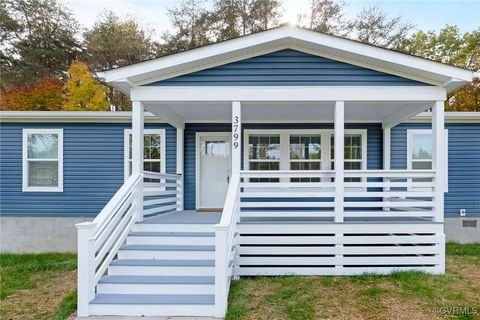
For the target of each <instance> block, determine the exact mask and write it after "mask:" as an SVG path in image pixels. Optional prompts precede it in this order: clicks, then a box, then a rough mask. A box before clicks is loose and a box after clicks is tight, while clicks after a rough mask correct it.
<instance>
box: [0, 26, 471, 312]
mask: <svg viewBox="0 0 480 320" xmlns="http://www.w3.org/2000/svg"><path fill="white" fill-rule="evenodd" d="M99 75H100V76H101V77H102V78H104V79H105V81H106V82H108V83H109V84H111V85H112V86H114V87H116V88H117V89H119V90H121V91H122V92H124V93H125V94H127V95H128V96H129V97H130V98H131V100H132V106H133V108H132V109H133V111H132V112H131V113H127V112H81V113H77V112H2V113H1V114H0V116H1V121H2V123H1V132H0V133H1V135H0V139H1V140H0V143H1V145H0V152H1V153H0V164H1V168H0V170H1V171H0V178H1V179H0V183H1V184H0V188H1V189H0V196H1V207H0V210H1V211H0V213H1V219H2V230H1V231H2V250H3V251H45V250H69V249H70V250H72V249H74V248H75V247H77V250H78V268H79V269H78V315H79V316H81V317H82V316H88V315H157V316H215V317H223V316H224V314H225V312H226V308H227V297H228V291H229V285H230V281H231V279H233V278H236V277H241V276H248V275H266V276H268V275H282V274H298V275H357V274H362V273H365V272H375V273H390V272H392V271H394V270H422V271H426V272H429V273H433V274H442V273H444V272H445V238H447V240H454V241H461V242H468V241H479V240H480V239H479V238H480V235H479V231H478V228H477V225H478V223H479V222H478V221H479V220H480V114H478V113H445V112H444V101H445V99H446V97H447V94H448V93H449V92H452V91H453V90H455V89H457V88H459V87H461V86H463V85H465V84H466V83H468V82H470V81H472V79H473V78H474V77H478V76H479V74H478V73H475V72H471V71H469V70H465V69H461V68H457V67H453V66H449V65H445V64H441V63H438V62H433V61H430V60H425V59H422V58H418V57H414V56H410V55H406V54H402V53H399V52H395V51H391V50H387V49H382V48H378V47H375V46H371V45H366V44H363V43H359V42H355V41H351V40H347V39H343V38H338V37H334V36H329V35H324V34H320V33H316V32H312V31H307V30H303V29H298V28H292V27H280V28H277V29H272V30H269V31H265V32H261V33H257V34H253V35H249V36H245V37H241V38H237V39H233V40H229V41H225V42H221V43H218V44H214V45H210V46H206V47H202V48H198V49H194V50H190V51H186V52H182V53H178V54H174V55H170V56H167V57H163V58H159V59H155V60H150V61H146V62H142V63H138V64H134V65H131V66H126V67H122V68H118V69H114V70H109V71H106V72H103V73H101V74H99ZM429 110H431V112H426V111H429ZM336 137H343V138H342V139H336ZM75 224H76V228H77V229H78V230H77V231H78V233H77V234H76V233H75V228H74V225H75ZM445 235H446V236H447V237H446V236H445ZM75 244H77V246H75Z"/></svg>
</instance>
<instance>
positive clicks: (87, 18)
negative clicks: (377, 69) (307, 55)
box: [60, 0, 480, 34]
mask: <svg viewBox="0 0 480 320" xmlns="http://www.w3.org/2000/svg"><path fill="white" fill-rule="evenodd" d="M60 1H61V2H64V3H65V5H66V6H67V7H69V8H70V9H71V10H72V11H73V13H74V15H75V17H76V19H77V20H78V21H79V22H80V24H81V25H82V26H83V27H85V28H89V27H91V26H92V25H93V24H94V22H95V20H96V19H97V18H98V16H99V14H100V13H101V12H102V11H104V10H105V9H107V10H113V11H114V12H116V13H117V14H119V15H120V16H125V15H127V14H130V15H133V16H135V17H136V18H137V19H138V21H140V22H141V24H142V25H143V26H145V27H149V28H151V29H153V30H154V31H155V33H156V34H161V33H162V32H163V31H165V30H167V29H168V28H169V21H168V17H167V15H166V12H167V7H173V6H175V4H176V3H177V1H175V0H60ZM345 2H346V4H347V7H346V9H345V12H346V17H347V18H349V19H351V18H353V17H355V15H356V14H357V13H358V12H359V11H361V9H362V8H363V7H369V6H378V7H380V8H381V9H382V11H384V12H385V13H387V14H388V15H389V16H390V17H395V16H398V15H401V16H403V17H404V18H405V19H406V20H408V21H410V22H411V23H413V24H415V25H416V28H417V29H421V30H439V29H440V28H441V27H443V26H444V25H445V24H451V25H457V26H458V27H459V28H460V31H462V32H467V31H472V30H473V29H475V28H477V27H478V26H480V0H450V1H447V0H376V1H372V0H369V1H366V0H346V1H345ZM309 3H310V0H283V8H284V12H283V18H282V20H283V21H282V22H289V23H291V24H295V22H296V20H297V15H298V14H299V13H306V12H307V11H308V7H309Z"/></svg>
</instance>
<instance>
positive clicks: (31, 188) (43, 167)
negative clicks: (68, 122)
mask: <svg viewBox="0 0 480 320" xmlns="http://www.w3.org/2000/svg"><path fill="white" fill-rule="evenodd" d="M22 153H23V156H22V157H23V161H22V171H23V173H22V174H23V177H22V178H23V179H22V180H23V181H22V190H23V191H24V192H62V191H63V130H62V129H23V142H22Z"/></svg>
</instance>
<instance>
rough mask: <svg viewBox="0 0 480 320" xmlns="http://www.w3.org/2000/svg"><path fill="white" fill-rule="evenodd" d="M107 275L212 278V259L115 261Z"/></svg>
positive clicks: (213, 262) (213, 261)
mask: <svg viewBox="0 0 480 320" xmlns="http://www.w3.org/2000/svg"><path fill="white" fill-rule="evenodd" d="M108 274H109V275H130V276H138V275H144V276H147V275H151V276H214V275H215V260H213V259H193V260H192V259H183V260H179V259H168V260H167V259H155V260H153V259H117V260H114V261H112V263H110V266H109V267H108Z"/></svg>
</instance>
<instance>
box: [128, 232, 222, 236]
mask: <svg viewBox="0 0 480 320" xmlns="http://www.w3.org/2000/svg"><path fill="white" fill-rule="evenodd" d="M129 236H132V237H215V232H149V231H143V232H140V231H137V232H135V231H134V232H130V234H129Z"/></svg>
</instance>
